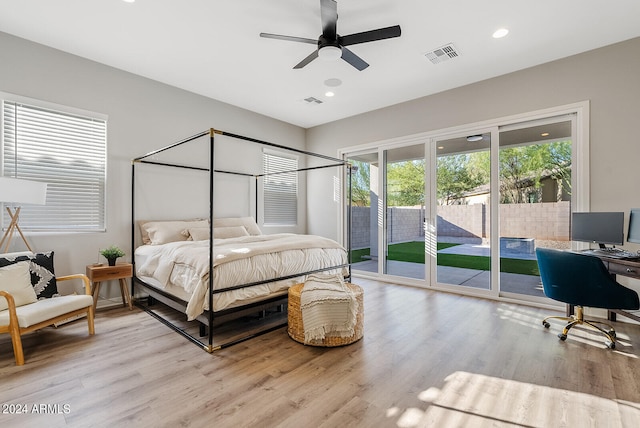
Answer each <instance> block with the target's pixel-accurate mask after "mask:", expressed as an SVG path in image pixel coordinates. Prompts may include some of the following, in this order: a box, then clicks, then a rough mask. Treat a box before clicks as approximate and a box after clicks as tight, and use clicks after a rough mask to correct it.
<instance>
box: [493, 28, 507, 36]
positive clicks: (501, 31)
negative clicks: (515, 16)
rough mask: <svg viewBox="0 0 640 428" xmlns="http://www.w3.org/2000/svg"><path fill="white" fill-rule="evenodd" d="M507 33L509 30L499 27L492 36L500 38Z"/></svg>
mask: <svg viewBox="0 0 640 428" xmlns="http://www.w3.org/2000/svg"><path fill="white" fill-rule="evenodd" d="M507 34H509V30H507V29H506V28H500V29H498V30H496V31H495V32H494V33H493V38H494V39H500V38H502V37H504V36H506V35H507Z"/></svg>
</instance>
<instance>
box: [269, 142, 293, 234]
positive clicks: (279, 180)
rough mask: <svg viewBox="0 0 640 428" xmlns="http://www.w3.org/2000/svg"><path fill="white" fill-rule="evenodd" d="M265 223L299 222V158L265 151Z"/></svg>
mask: <svg viewBox="0 0 640 428" xmlns="http://www.w3.org/2000/svg"><path fill="white" fill-rule="evenodd" d="M262 159H263V164H264V173H265V177H264V223H265V224H273V225H295V224H297V222H298V172H297V169H298V158H297V157H293V156H286V155H284V154H279V153H274V152H271V151H266V150H265V151H264V152H263V157H262Z"/></svg>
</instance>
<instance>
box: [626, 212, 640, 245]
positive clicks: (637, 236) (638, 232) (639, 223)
mask: <svg viewBox="0 0 640 428" xmlns="http://www.w3.org/2000/svg"><path fill="white" fill-rule="evenodd" d="M627 241H628V242H633V243H635V244H640V208H632V209H631V212H630V213H629V230H628V232H627Z"/></svg>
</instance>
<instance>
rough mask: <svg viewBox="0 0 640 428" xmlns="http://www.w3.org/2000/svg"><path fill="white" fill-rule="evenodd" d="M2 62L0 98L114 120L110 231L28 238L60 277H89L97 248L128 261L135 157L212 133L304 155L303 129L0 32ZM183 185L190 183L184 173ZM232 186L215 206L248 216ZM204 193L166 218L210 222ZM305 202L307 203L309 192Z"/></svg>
mask: <svg viewBox="0 0 640 428" xmlns="http://www.w3.org/2000/svg"><path fill="white" fill-rule="evenodd" d="M0 55H1V56H0V58H1V61H2V67H0V91H3V92H8V93H13V94H16V95H21V96H25V97H31V98H35V99H40V100H44V101H48V102H53V103H57V104H62V105H66V106H71V107H75V108H79V109H85V110H90V111H94V112H98V113H103V114H107V115H108V116H109V120H108V147H107V150H108V171H107V175H108V178H107V179H108V182H107V232H106V233H84V234H78V233H76V234H59V235H41V234H40V235H29V236H28V239H29V241H30V242H31V243H32V247H33V248H34V249H35V250H37V251H44V250H55V252H56V256H55V264H56V266H55V267H56V270H57V272H59V273H60V274H65V273H72V272H84V269H85V265H87V264H89V263H95V262H97V261H99V260H100V256H99V255H98V250H99V248H104V247H106V246H108V245H111V244H116V245H119V246H121V247H123V248H124V249H125V250H126V252H127V257H126V259H127V260H130V257H131V256H130V254H128V253H129V252H130V251H129V247H130V212H131V191H130V189H131V184H130V183H131V179H130V176H131V162H130V161H131V159H132V158H134V157H136V156H139V155H142V154H144V153H147V152H149V151H151V150H153V149H157V148H159V147H163V146H165V145H168V144H171V143H173V142H175V141H178V140H180V139H183V138H185V137H188V136H190V135H194V134H196V133H198V132H200V131H204V130H206V129H208V128H211V127H214V128H218V129H222V130H225V131H230V132H234V133H238V134H241V135H246V136H250V137H254V138H259V139H263V140H267V141H272V142H274V143H279V144H284V145H287V146H291V147H296V148H300V149H304V148H305V131H304V129H302V128H300V127H297V126H293V125H290V124H287V123H284V122H281V121H277V120H275V119H271V118H268V117H265V116H262V115H258V114H256V113H252V112H250V111H247V110H243V109H240V108H237V107H233V106H231V105H228V104H224V103H222V102H219V101H216V100H212V99H209V98H205V97H202V96H199V95H195V94H193V93H191V92H187V91H184V90H181V89H177V88H175V87H171V86H168V85H164V84H162V83H158V82H155V81H152V80H149V79H145V78H142V77H139V76H136V75H133V74H131V73H126V72H123V71H121V70H117V69H114V68H111V67H107V66H105V65H102V64H99V63H96V62H92V61H89V60H86V59H83V58H80V57H77V56H74V55H70V54H67V53H65V52H61V51H58V50H55V49H51V48H48V47H45V46H42V45H39V44H35V43H32V42H29V41H26V40H24V39H20V38H17V37H14V36H11V35H8V34H6V33H1V32H0ZM185 72H188V65H185ZM220 84H222V85H224V84H225V82H220ZM238 90H242V88H238ZM243 150H244V149H243ZM232 151H233V152H234V153H235V154H236V156H230V157H228V158H227V159H228V160H227V162H229V164H227V163H225V164H224V166H228V167H233V166H234V165H233V164H234V163H238V162H242V160H241V156H237V150H236V149H235V147H232ZM253 172H256V171H253ZM154 174H155V175H154ZM141 175H144V174H141ZM164 175H165V178H163V177H162V175H161V174H157V173H149V176H150V178H151V180H149V182H148V183H146V184H145V186H147V187H146V188H145V194H146V195H147V197H146V201H145V202H147V203H149V204H151V203H153V201H154V198H152V197H151V196H150V195H151V194H158V195H159V196H163V195H166V194H165V193H163V192H165V189H166V186H168V183H167V181H168V180H167V179H166V171H165V172H164ZM180 175H181V174H178V176H180ZM184 179H186V180H193V177H190V176H189V175H188V174H185V177H184ZM227 184H228V185H226V186H220V187H221V188H220V189H219V190H220V191H219V192H218V197H219V198H217V199H219V200H224V201H225V203H224V204H221V203H219V204H216V216H219V215H218V213H220V215H234V214H236V215H248V214H250V213H248V212H246V210H247V207H248V206H249V200H250V197H249V195H248V194H246V195H245V194H243V193H244V191H243V190H242V189H243V187H241V186H240V185H239V184H237V183H227ZM202 189H205V192H206V189H207V187H206V185H204V186H198V187H182V194H183V198H184V199H183V200H184V202H182V203H175V202H166V201H165V203H164V206H163V209H162V211H161V212H162V214H161V216H162V218H179V217H181V216H190V215H194V216H207V213H208V197H207V196H206V193H204V194H203V193H202V191H201V190H202ZM156 190H162V192H158V193H156V192H155V191H156ZM302 196H303V197H302V198H301V199H302V200H304V186H302ZM187 204H188V205H187ZM304 209H305V206H304V205H301V209H299V212H300V223H301V227H299V228H298V229H296V230H287V231H292V232H296V231H300V232H304V231H305V217H304V216H305V214H306V213H305V212H304ZM151 212H154V210H147V214H146V215H149V216H158V211H155V213H154V214H151ZM24 249H25V248H24V245H23V244H22V242H21V240H20V239H17V240H16V239H14V243H13V244H12V248H11V251H22V250H24ZM100 261H101V262H104V260H100ZM113 288H116V287H113Z"/></svg>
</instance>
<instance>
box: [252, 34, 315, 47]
mask: <svg viewBox="0 0 640 428" xmlns="http://www.w3.org/2000/svg"><path fill="white" fill-rule="evenodd" d="M260 37H264V38H267V39H278V40H286V41H289V42H300V43H309V44H311V45H317V44H318V41H317V40H313V39H306V38H304V37H294V36H282V35H280V34H271V33H260Z"/></svg>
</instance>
